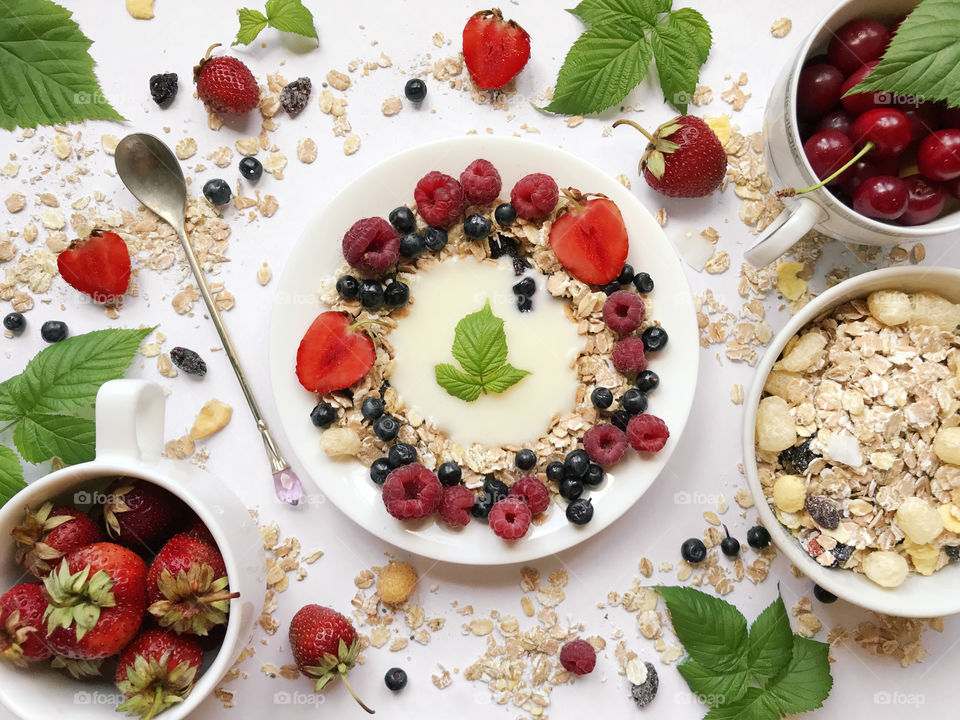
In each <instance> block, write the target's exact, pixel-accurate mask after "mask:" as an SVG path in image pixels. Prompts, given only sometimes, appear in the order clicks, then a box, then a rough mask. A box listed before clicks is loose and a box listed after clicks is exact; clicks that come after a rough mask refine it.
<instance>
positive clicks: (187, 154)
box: [174, 137, 197, 160]
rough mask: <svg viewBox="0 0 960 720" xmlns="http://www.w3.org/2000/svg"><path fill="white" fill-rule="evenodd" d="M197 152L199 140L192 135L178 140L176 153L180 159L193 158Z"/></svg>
mask: <svg viewBox="0 0 960 720" xmlns="http://www.w3.org/2000/svg"><path fill="white" fill-rule="evenodd" d="M196 152H197V141H196V140H194V139H193V138H192V137H185V138H183V139H182V140H180V141H178V142H177V145H176V147H175V148H174V153H175V154H176V156H177V157H178V158H179V159H180V160H187V159H189V158H192V157H193V156H194V155H195V154H196Z"/></svg>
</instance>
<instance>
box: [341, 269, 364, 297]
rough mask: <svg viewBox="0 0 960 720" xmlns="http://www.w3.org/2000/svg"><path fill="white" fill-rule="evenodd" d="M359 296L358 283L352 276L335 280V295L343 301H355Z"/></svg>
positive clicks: (343, 276) (344, 276)
mask: <svg viewBox="0 0 960 720" xmlns="http://www.w3.org/2000/svg"><path fill="white" fill-rule="evenodd" d="M359 294H360V281H359V280H357V279H356V278H355V277H354V276H353V275H342V276H341V277H340V278H338V279H337V295H339V296H340V297H342V298H343V299H344V300H356V299H357V295H359Z"/></svg>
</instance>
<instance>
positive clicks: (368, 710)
mask: <svg viewBox="0 0 960 720" xmlns="http://www.w3.org/2000/svg"><path fill="white" fill-rule="evenodd" d="M348 672H349V671H348V670H341V671H340V677H341V678H343V684H344V685H346V686H347V690H349V691H350V694H351V695H352V696H353V699H354V700H356V701H357V705H359V706H360V707H362V708H363V709H364V710H366V711H367V712H368V713H370V714H371V715H373V714H375V712H376V711H374V710H371V709H370V708H368V707H367V706H366V705H364V704H363V701H362V700H361V699H360V698H358V697H357V694H356V693H355V692H354V691H353V687H351V685H350V681H349V680H348V679H347V673H348Z"/></svg>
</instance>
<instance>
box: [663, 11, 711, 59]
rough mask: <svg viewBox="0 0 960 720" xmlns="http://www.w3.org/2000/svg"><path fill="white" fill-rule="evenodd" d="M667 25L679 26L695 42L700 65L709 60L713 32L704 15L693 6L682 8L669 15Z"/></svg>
mask: <svg viewBox="0 0 960 720" xmlns="http://www.w3.org/2000/svg"><path fill="white" fill-rule="evenodd" d="M667 26H668V27H675V28H678V29H679V30H680V31H681V32H682V33H683V34H684V35H686V36H687V38H688V39H689V40H690V42H692V43H693V45H694V47H695V48H696V51H697V58H698V59H699V60H700V65H703V63H705V62H706V61H707V57H709V55H710V46H711V45H713V33H712V32H710V24H709V23H708V22H707V21H706V18H704V17H703V15H701V14H700V13H698V12H697V11H696V10H694V9H693V8H680V9H679V10H674V11H673V12H672V13H670V15H669V16H668V17H667Z"/></svg>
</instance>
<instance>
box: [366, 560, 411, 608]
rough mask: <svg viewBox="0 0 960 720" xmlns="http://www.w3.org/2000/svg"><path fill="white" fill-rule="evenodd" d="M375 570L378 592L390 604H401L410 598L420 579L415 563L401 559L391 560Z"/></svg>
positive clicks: (381, 598)
mask: <svg viewBox="0 0 960 720" xmlns="http://www.w3.org/2000/svg"><path fill="white" fill-rule="evenodd" d="M374 570H375V571H376V573H377V594H378V595H379V596H380V600H381V601H383V602H385V603H387V604H388V605H399V604H400V603H403V602H406V601H407V600H409V599H410V596H411V595H413V591H414V589H416V587H417V582H418V581H419V580H420V577H419V576H418V575H417V569H416V568H415V567H414V566H413V565H411V564H410V563H408V562H401V561H399V560H391V561H390V562H388V563H387V564H386V565H384V566H383V567H378V568H374Z"/></svg>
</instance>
